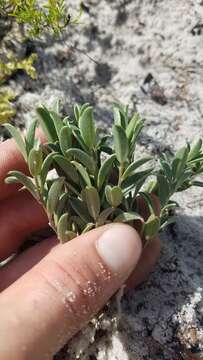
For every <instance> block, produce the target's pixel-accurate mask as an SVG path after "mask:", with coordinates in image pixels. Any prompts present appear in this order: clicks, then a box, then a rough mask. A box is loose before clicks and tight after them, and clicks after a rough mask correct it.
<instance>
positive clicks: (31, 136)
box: [25, 120, 37, 155]
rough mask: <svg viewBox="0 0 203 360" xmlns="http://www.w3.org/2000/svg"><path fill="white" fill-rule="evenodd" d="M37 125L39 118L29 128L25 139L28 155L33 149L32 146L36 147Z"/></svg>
mask: <svg viewBox="0 0 203 360" xmlns="http://www.w3.org/2000/svg"><path fill="white" fill-rule="evenodd" d="M36 127H37V120H34V121H33V122H32V123H31V125H30V127H29V129H28V132H27V136H26V139H25V143H26V151H27V154H28V155H29V153H30V150H32V148H33V147H34V144H35V132H36Z"/></svg>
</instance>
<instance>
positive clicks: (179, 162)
mask: <svg viewBox="0 0 203 360" xmlns="http://www.w3.org/2000/svg"><path fill="white" fill-rule="evenodd" d="M188 153H189V148H188V146H187V147H183V148H182V149H180V150H179V151H178V152H177V153H176V156H175V159H174V160H173V162H172V173H173V177H174V178H176V179H178V178H179V176H180V175H181V173H182V171H183V170H184V168H185V165H186V161H187V157H188Z"/></svg>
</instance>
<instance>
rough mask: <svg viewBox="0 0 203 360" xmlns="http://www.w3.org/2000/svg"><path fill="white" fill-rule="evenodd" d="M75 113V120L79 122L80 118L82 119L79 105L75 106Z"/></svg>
mask: <svg viewBox="0 0 203 360" xmlns="http://www.w3.org/2000/svg"><path fill="white" fill-rule="evenodd" d="M73 111H74V115H75V120H76V121H77V122H78V121H79V118H80V106H79V105H78V104H75V105H74V108H73Z"/></svg>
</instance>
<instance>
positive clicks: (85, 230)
mask: <svg viewBox="0 0 203 360" xmlns="http://www.w3.org/2000/svg"><path fill="white" fill-rule="evenodd" d="M94 226H95V225H94V224H93V223H89V224H87V225H86V226H85V228H84V230H83V231H82V234H85V233H87V232H88V231H90V230H92V229H93V228H94Z"/></svg>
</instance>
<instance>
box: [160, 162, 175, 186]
mask: <svg viewBox="0 0 203 360" xmlns="http://www.w3.org/2000/svg"><path fill="white" fill-rule="evenodd" d="M160 164H161V167H162V169H163V172H164V175H165V176H166V178H167V179H168V181H169V184H170V183H171V181H172V177H173V174H172V170H171V167H170V165H169V164H168V162H167V161H165V160H160Z"/></svg>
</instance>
